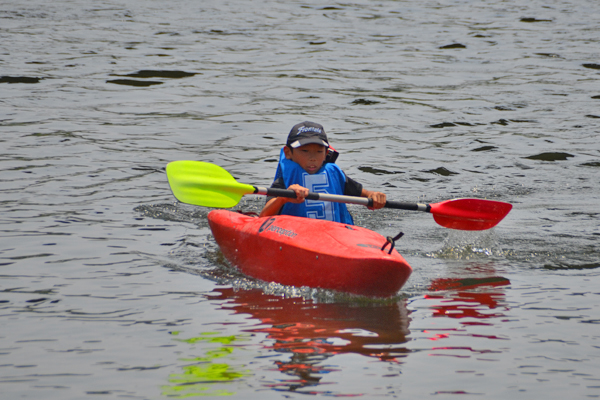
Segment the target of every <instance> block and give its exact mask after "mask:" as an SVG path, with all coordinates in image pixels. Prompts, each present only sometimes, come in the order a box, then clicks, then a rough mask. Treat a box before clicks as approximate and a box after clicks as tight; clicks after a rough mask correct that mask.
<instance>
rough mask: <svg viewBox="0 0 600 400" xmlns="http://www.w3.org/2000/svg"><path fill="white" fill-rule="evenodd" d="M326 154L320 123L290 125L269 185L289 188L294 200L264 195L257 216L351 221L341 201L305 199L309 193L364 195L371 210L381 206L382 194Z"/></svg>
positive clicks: (323, 134) (326, 147) (327, 151)
mask: <svg viewBox="0 0 600 400" xmlns="http://www.w3.org/2000/svg"><path fill="white" fill-rule="evenodd" d="M328 154H335V153H334V151H333V149H332V148H331V147H330V145H329V140H328V139H327V135H326V133H325V129H324V128H323V126H322V125H320V124H317V123H314V122H309V121H305V122H301V123H299V124H296V125H294V126H293V127H292V130H291V131H290V133H289V135H288V138H287V142H286V145H285V147H284V148H283V149H282V150H281V153H280V157H279V164H278V166H277V172H276V173H275V179H274V181H273V184H272V185H271V187H272V188H278V189H286V188H287V189H290V190H293V191H294V192H295V193H296V199H290V198H286V197H268V198H267V202H266V204H265V206H264V208H263V209H262V211H261V213H260V216H261V217H266V216H270V215H277V214H284V215H295V216H300V217H308V218H315V219H325V220H329V221H336V222H341V223H345V224H350V225H353V224H354V221H353V219H352V216H351V215H350V213H349V212H348V209H347V207H346V205H345V204H343V203H332V202H327V201H317V200H306V199H305V197H306V196H308V193H309V192H318V193H329V194H339V195H348V196H359V197H366V198H369V199H373V205H372V207H369V208H370V209H373V210H376V209H380V208H383V207H384V206H385V203H386V196H385V194H384V193H381V192H375V191H371V190H367V189H365V188H363V186H362V184H360V183H358V182H356V181H355V180H353V179H351V178H349V177H347V176H346V174H345V173H344V172H343V171H342V169H341V168H340V167H339V166H337V165H336V164H335V163H334V162H332V161H329V160H328ZM328 161H329V162H328ZM333 161H335V160H333Z"/></svg>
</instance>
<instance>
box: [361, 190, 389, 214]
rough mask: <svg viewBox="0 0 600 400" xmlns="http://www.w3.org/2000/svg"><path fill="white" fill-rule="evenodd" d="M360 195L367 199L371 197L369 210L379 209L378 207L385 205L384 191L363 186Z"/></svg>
mask: <svg viewBox="0 0 600 400" xmlns="http://www.w3.org/2000/svg"><path fill="white" fill-rule="evenodd" d="M360 196H361V197H366V198H368V199H373V207H369V210H379V209H380V208H383V207H385V202H386V196H385V193H381V192H373V191H371V190H367V189H365V188H363V190H362V192H361V194H360Z"/></svg>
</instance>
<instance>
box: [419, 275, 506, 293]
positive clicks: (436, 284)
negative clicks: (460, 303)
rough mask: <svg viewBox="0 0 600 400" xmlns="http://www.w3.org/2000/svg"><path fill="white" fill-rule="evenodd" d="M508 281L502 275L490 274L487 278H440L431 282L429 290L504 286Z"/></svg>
mask: <svg viewBox="0 0 600 400" xmlns="http://www.w3.org/2000/svg"><path fill="white" fill-rule="evenodd" d="M505 285H510V281H509V280H508V279H506V278H504V277H502V276H490V277H487V278H460V279H456V278H440V279H435V280H434V281H432V282H431V286H430V287H429V290H435V291H438V290H456V289H473V288H476V287H480V286H505Z"/></svg>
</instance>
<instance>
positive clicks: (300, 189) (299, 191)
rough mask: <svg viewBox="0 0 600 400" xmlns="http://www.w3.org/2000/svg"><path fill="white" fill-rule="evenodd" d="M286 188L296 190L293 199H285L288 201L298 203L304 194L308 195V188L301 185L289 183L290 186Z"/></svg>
mask: <svg viewBox="0 0 600 400" xmlns="http://www.w3.org/2000/svg"><path fill="white" fill-rule="evenodd" d="M288 189H289V190H293V191H294V192H296V198H295V199H287V200H288V201H289V202H290V203H296V204H300V203H302V202H303V201H304V198H305V197H306V196H308V189H307V188H305V187H303V186H300V185H297V184H294V185H290V187H289V188H288Z"/></svg>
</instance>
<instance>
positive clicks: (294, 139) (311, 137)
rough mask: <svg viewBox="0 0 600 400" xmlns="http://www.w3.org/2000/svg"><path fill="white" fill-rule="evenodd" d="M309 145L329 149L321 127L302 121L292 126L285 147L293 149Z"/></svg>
mask: <svg viewBox="0 0 600 400" xmlns="http://www.w3.org/2000/svg"><path fill="white" fill-rule="evenodd" d="M310 143H316V144H320V145H321V146H325V147H329V141H328V140H327V135H326V134H325V129H324V128H323V125H320V124H317V123H315V122H310V121H304V122H300V123H299V124H296V125H294V127H293V128H292V130H291V131H290V134H289V135H288V138H287V143H286V145H288V146H290V147H292V148H294V149H295V148H297V147H300V146H304V145H305V144H310Z"/></svg>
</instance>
